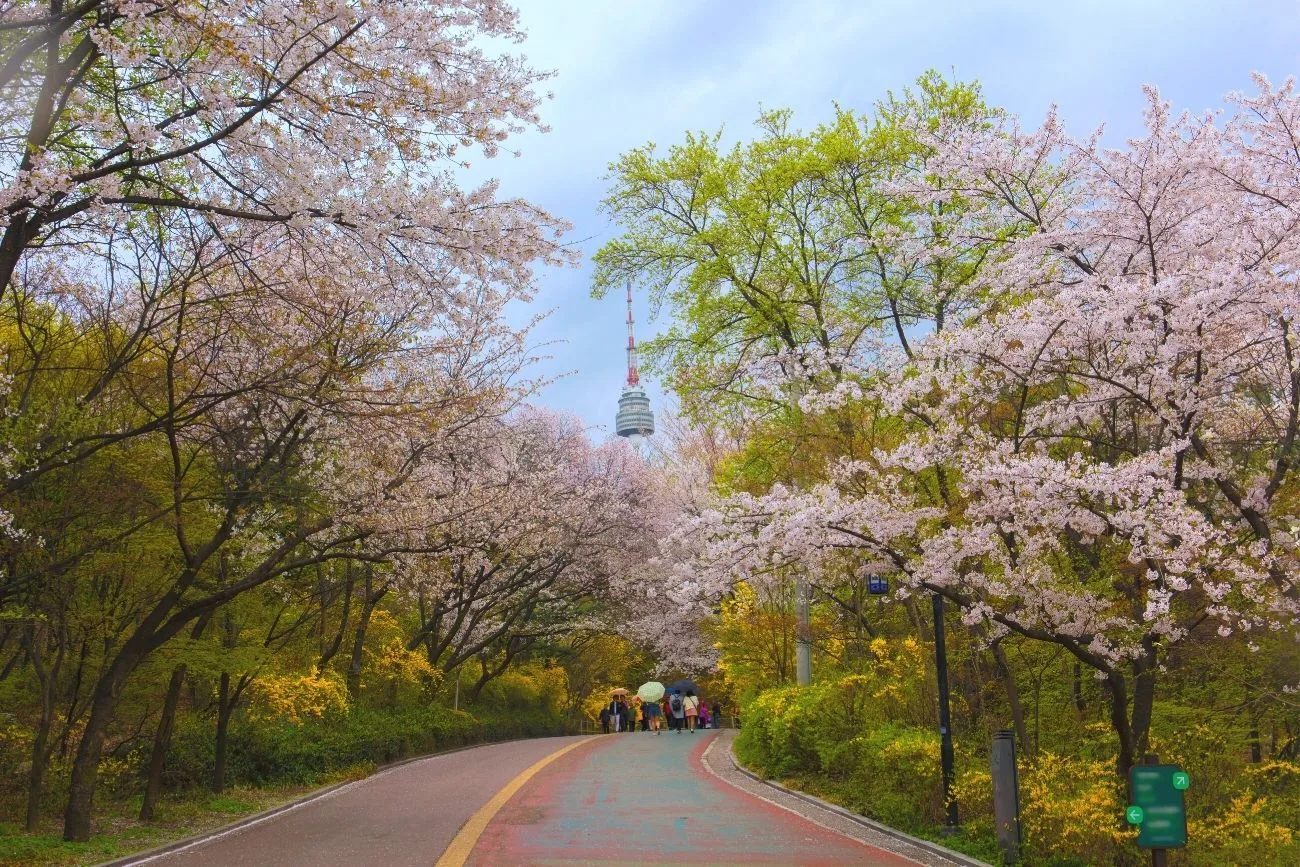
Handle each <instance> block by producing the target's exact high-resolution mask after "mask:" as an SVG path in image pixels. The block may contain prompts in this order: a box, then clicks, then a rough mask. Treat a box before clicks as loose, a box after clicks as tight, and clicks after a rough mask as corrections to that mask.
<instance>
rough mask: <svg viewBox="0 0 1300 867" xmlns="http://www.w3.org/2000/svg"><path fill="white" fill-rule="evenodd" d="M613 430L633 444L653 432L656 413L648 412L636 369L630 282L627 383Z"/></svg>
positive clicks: (628, 289)
mask: <svg viewBox="0 0 1300 867" xmlns="http://www.w3.org/2000/svg"><path fill="white" fill-rule="evenodd" d="M615 429H616V430H617V431H618V435H619V436H621V437H627V438H628V439H629V440H631V442H632V444H633V445H638V446H639V445H640V444H641V441H642V439H643V438H645V437H648V436H650V435H651V434H652V433H654V432H655V416H654V413H652V412H651V411H650V398H648V397H646V394H645V389H643V388H642V387H641V375H640V374H639V373H638V372H637V369H636V337H635V336H634V335H633V334H632V284H631V283H628V284H627V384H626V385H624V386H623V394H622V396H620V397H619V399H618V416H617V417H616V419H615Z"/></svg>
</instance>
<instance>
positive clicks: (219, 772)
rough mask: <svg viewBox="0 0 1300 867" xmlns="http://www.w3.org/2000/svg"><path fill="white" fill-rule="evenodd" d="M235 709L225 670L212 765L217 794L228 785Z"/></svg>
mask: <svg viewBox="0 0 1300 867" xmlns="http://www.w3.org/2000/svg"><path fill="white" fill-rule="evenodd" d="M234 709H235V702H234V697H233V696H232V695H231V693H230V672H228V671H223V672H221V681H220V684H219V685H218V687H217V743H216V760H215V762H214V763H213V766H212V791H213V793H214V794H217V795H220V794H221V793H222V791H223V790H224V789H225V787H226V746H227V740H228V739H227V735H228V734H229V732H230V714H231V712H232V711H233V710H234Z"/></svg>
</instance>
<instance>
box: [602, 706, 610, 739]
mask: <svg viewBox="0 0 1300 867" xmlns="http://www.w3.org/2000/svg"><path fill="white" fill-rule="evenodd" d="M600 730H601V731H602V732H604V733H605V734H609V708H607V707H602V708H601V709H600Z"/></svg>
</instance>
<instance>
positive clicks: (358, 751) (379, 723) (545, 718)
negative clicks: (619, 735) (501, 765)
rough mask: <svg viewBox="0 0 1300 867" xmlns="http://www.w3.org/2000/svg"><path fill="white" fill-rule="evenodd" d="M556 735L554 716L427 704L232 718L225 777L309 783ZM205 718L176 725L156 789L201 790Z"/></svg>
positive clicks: (207, 754) (208, 763) (210, 748)
mask: <svg viewBox="0 0 1300 867" xmlns="http://www.w3.org/2000/svg"><path fill="white" fill-rule="evenodd" d="M563 733H564V721H563V719H562V718H560V717H559V716H558V715H556V714H554V713H548V712H544V711H540V710H536V709H530V710H527V711H523V712H520V713H505V712H500V711H487V712H483V713H480V714H479V715H473V714H470V713H467V712H465V711H453V710H451V709H449V708H445V707H440V706H436V705H430V706H426V707H420V708H410V709H405V710H400V711H399V710H392V711H385V710H379V709H374V708H367V707H355V708H352V709H351V710H350V711H348V712H346V713H338V714H329V715H327V716H325V717H323V718H320V719H308V720H305V721H303V722H301V723H299V724H296V725H295V724H293V723H291V722H289V721H287V720H254V719H247V718H240V719H237V720H236V721H234V722H233V723H232V724H231V726H230V734H229V745H228V748H227V749H228V753H227V756H228V757H227V760H226V768H227V770H226V775H227V776H226V779H227V782H228V783H229V784H231V785H237V784H246V785H253V786H263V785H269V784H289V785H311V784H313V783H316V782H318V781H320V780H321V779H322V778H325V777H327V776H329V775H331V774H337V773H338V772H340V771H344V770H347V769H350V768H355V767H357V766H371V767H376V766H379V765H385V764H388V763H390V762H395V761H398V760H400V759H404V758H409V757H411V756H417V755H422V754H424V753H430V752H434V751H437V750H444V749H451V748H453V747H459V746H466V745H468V744H474V743H482V742H484V741H496V740H508V739H511V738H520V737H536V736H542V735H554V734H563ZM215 761H216V757H215V745H214V743H213V739H212V720H211V719H210V718H205V717H202V716H188V717H185V718H183V719H181V720H180V721H178V724H177V727H176V733H175V735H174V736H173V738H172V745H171V751H170V753H169V754H168V759H167V765H166V773H165V776H164V785H165V787H166V788H167V789H168V790H169V791H183V790H186V789H192V788H199V787H202V786H206V785H208V784H209V783H210V781H211V779H212V772H213V767H214V765H215Z"/></svg>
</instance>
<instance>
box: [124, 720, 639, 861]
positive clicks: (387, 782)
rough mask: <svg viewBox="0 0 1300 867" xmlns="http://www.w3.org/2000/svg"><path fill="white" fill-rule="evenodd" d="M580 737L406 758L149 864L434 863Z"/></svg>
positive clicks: (515, 742)
mask: <svg viewBox="0 0 1300 867" xmlns="http://www.w3.org/2000/svg"><path fill="white" fill-rule="evenodd" d="M628 737H632V735H628ZM577 740H581V739H580V738H538V739H536V740H528V741H512V742H510V743H504V744H492V745H490V746H485V747H478V748H476V749H472V750H464V751H462V752H458V753H451V754H450V755H445V756H434V757H432V758H428V759H423V760H421V761H418V762H412V763H410V764H406V765H402V766H400V767H396V768H393V769H391V770H388V771H383V772H381V773H379V774H376V775H375V776H373V777H369V778H368V779H365V780H362V781H360V782H358V783H355V784H353V785H351V786H348V787H346V788H343V789H339V790H336V791H335V792H333V793H331V794H329V795H327V796H325V797H324V798H322V799H320V800H317V801H312V802H311V803H308V804H305V805H303V806H301V807H299V808H297V809H295V810H292V811H290V812H288V813H283V814H281V815H278V816H275V817H273V818H271V819H269V820H267V821H265V822H262V823H261V824H258V825H254V826H252V827H250V828H244V829H241V830H238V831H236V832H234V833H232V834H229V835H228V836H225V837H221V838H219V839H216V840H213V841H212V842H209V843H205V844H203V845H201V846H196V847H194V848H192V849H186V850H184V851H181V852H177V853H174V854H171V855H166V856H164V857H162V858H158V859H156V860H151V861H148V862H147V863H148V865H149V867H334V865H338V867H368V865H374V867H380V865H383V867H407V865H409V867H416V865H419V867H431V865H432V864H433V863H434V862H435V861H437V860H438V856H439V855H441V854H442V851H443V849H445V848H447V844H449V843H450V842H451V841H452V838H453V837H455V836H456V832H457V831H458V830H459V829H460V826H461V825H462V824H464V823H465V820H466V819H468V818H469V817H470V816H471V815H473V813H474V811H475V810H477V809H478V808H479V807H481V806H482V805H483V804H484V802H486V801H487V800H488V799H489V798H491V797H492V795H493V794H495V793H496V791H497V790H498V789H500V788H501V787H502V786H504V785H506V784H507V783H509V782H510V780H512V779H513V778H514V777H515V775H517V774H518V773H519V772H520V771H522V770H524V769H525V768H527V767H528V766H529V765H531V764H533V763H534V762H536V761H537V760H539V759H541V758H543V757H545V756H547V755H549V754H550V753H553V752H554V751H555V750H557V749H559V748H561V747H563V746H565V745H566V744H569V743H572V742H574V741H577ZM579 749H582V748H581V747H580V748H579Z"/></svg>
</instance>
